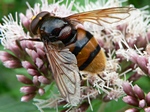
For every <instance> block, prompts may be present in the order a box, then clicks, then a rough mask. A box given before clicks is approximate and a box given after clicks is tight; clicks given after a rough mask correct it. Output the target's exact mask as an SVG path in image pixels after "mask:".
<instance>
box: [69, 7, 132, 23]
mask: <svg viewBox="0 0 150 112" xmlns="http://www.w3.org/2000/svg"><path fill="white" fill-rule="evenodd" d="M134 9H135V8H133V7H113V8H107V9H100V10H93V11H88V12H83V13H77V14H73V15H70V16H68V17H67V19H69V20H71V21H75V22H80V23H83V22H85V21H87V22H92V23H95V24H98V25H101V23H102V22H104V23H109V24H111V23H115V22H118V21H121V20H123V19H126V18H127V17H129V16H130V11H132V10H134Z"/></svg>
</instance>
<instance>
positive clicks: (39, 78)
mask: <svg viewBox="0 0 150 112" xmlns="http://www.w3.org/2000/svg"><path fill="white" fill-rule="evenodd" d="M38 80H39V82H41V83H43V84H50V81H49V80H48V79H47V78H46V77H44V76H39V77H38Z"/></svg>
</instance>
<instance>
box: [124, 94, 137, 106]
mask: <svg viewBox="0 0 150 112" xmlns="http://www.w3.org/2000/svg"><path fill="white" fill-rule="evenodd" d="M123 101H124V102H126V103H128V104H129V105H133V106H138V105H139V102H138V100H137V99H136V98H134V97H132V96H125V97H123Z"/></svg>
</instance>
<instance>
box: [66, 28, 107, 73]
mask: <svg viewBox="0 0 150 112" xmlns="http://www.w3.org/2000/svg"><path fill="white" fill-rule="evenodd" d="M76 38H77V40H76V41H75V42H74V43H72V44H71V45H69V46H67V47H68V48H69V49H70V51H71V52H72V53H73V54H74V55H75V56H76V58H77V64H78V67H79V70H84V71H88V72H92V73H97V72H100V71H102V70H103V69H104V68H105V63H106V59H105V54H104V52H103V50H101V48H100V46H99V44H98V42H97V41H96V39H95V38H94V37H93V35H92V34H91V33H89V32H88V31H85V30H83V29H77V37H76Z"/></svg>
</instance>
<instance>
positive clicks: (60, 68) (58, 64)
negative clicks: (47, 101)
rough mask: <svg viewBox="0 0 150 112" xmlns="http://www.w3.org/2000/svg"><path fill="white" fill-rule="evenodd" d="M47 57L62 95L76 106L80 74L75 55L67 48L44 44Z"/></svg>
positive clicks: (78, 95)
mask: <svg viewBox="0 0 150 112" xmlns="http://www.w3.org/2000/svg"><path fill="white" fill-rule="evenodd" d="M45 46H46V50H47V51H46V52H47V57H48V60H49V63H50V66H51V69H52V73H53V76H54V79H55V81H56V84H57V86H58V89H59V91H60V93H61V95H62V97H63V98H64V99H65V100H66V101H67V102H69V103H70V104H71V105H73V106H76V105H77V104H78V103H79V99H80V74H79V69H78V66H77V61H76V57H75V56H74V55H73V54H72V53H71V52H70V51H69V49H63V50H57V49H54V48H52V46H51V45H48V44H46V45H45Z"/></svg>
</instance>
